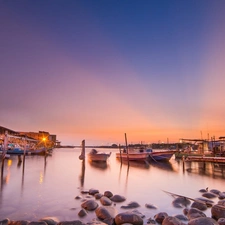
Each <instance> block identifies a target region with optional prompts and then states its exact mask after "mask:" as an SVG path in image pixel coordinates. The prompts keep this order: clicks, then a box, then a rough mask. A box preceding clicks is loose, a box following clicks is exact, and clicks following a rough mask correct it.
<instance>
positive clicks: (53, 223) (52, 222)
mask: <svg viewBox="0 0 225 225" xmlns="http://www.w3.org/2000/svg"><path fill="white" fill-rule="evenodd" d="M39 221H44V222H46V223H47V224H48V225H56V224H57V223H59V220H58V218H56V217H44V218H41V219H40V220H39Z"/></svg>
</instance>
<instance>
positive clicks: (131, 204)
mask: <svg viewBox="0 0 225 225" xmlns="http://www.w3.org/2000/svg"><path fill="white" fill-rule="evenodd" d="M138 207H140V205H139V204H138V203H137V202H130V203H128V204H127V205H122V206H121V207H120V208H122V209H133V208H138Z"/></svg>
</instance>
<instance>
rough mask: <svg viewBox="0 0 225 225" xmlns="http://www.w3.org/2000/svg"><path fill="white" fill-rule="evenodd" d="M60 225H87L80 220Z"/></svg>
mask: <svg viewBox="0 0 225 225" xmlns="http://www.w3.org/2000/svg"><path fill="white" fill-rule="evenodd" d="M58 225H85V223H83V222H81V221H80V220H73V221H62V222H59V223H58Z"/></svg>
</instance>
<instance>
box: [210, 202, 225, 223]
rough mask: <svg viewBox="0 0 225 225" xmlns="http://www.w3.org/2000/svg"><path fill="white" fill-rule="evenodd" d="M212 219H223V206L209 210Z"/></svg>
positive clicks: (224, 210) (224, 207)
mask: <svg viewBox="0 0 225 225" xmlns="http://www.w3.org/2000/svg"><path fill="white" fill-rule="evenodd" d="M211 214H212V218H214V219H216V220H218V219H220V218H225V206H224V205H220V204H216V205H214V206H213V207H212V208H211Z"/></svg>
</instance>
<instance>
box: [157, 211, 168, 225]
mask: <svg viewBox="0 0 225 225" xmlns="http://www.w3.org/2000/svg"><path fill="white" fill-rule="evenodd" d="M167 216H168V214H167V213H166V212H160V213H157V214H156V215H155V216H154V219H155V221H156V222H157V223H162V222H163V220H164V219H165V218H166V217H167Z"/></svg>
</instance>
